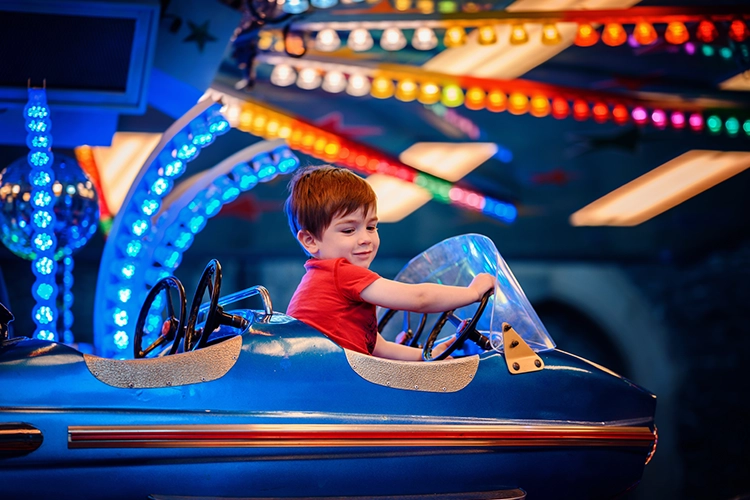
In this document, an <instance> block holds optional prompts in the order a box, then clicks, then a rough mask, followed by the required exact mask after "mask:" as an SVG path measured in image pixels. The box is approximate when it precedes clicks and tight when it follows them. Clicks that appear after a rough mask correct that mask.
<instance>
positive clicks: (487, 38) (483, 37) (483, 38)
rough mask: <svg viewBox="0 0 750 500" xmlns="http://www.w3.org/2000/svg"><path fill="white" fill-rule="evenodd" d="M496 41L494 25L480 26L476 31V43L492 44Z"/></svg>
mask: <svg viewBox="0 0 750 500" xmlns="http://www.w3.org/2000/svg"><path fill="white" fill-rule="evenodd" d="M496 42H497V33H496V32H495V27H494V26H480V28H479V30H478V32H477V43H479V45H492V44H493V43H496Z"/></svg>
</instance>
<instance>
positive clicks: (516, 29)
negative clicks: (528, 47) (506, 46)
mask: <svg viewBox="0 0 750 500" xmlns="http://www.w3.org/2000/svg"><path fill="white" fill-rule="evenodd" d="M528 41H529V35H528V33H526V30H525V29H524V27H523V24H514V25H513V27H512V28H511V29H510V44H511V45H521V44H524V43H526V42H528Z"/></svg>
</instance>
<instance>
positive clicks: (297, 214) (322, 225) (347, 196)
mask: <svg viewBox="0 0 750 500" xmlns="http://www.w3.org/2000/svg"><path fill="white" fill-rule="evenodd" d="M376 205H377V198H376V197H375V191H373V190H372V187H370V185H369V184H368V183H367V182H366V181H365V180H364V179H363V178H361V177H359V176H358V175H356V174H355V173H353V172H351V171H350V170H347V169H345V168H339V167H334V166H331V165H320V166H315V167H307V168H304V169H301V170H299V171H298V172H297V173H296V174H295V176H294V177H293V178H292V180H291V181H290V182H289V198H287V200H286V203H285V204H284V211H285V212H286V216H287V219H288V220H289V229H291V230H292V234H293V235H294V236H295V238H296V237H297V233H298V232H299V231H300V230H302V229H305V230H307V231H309V232H310V234H312V235H313V236H314V237H315V238H317V239H320V238H321V237H322V236H323V232H324V231H325V230H326V228H328V226H329V225H330V224H331V221H332V220H333V218H334V217H336V216H337V215H340V216H344V215H349V214H351V213H354V212H356V211H357V210H359V209H360V208H364V210H365V212H368V211H369V210H370V209H371V208H372V209H374V208H375V207H376Z"/></svg>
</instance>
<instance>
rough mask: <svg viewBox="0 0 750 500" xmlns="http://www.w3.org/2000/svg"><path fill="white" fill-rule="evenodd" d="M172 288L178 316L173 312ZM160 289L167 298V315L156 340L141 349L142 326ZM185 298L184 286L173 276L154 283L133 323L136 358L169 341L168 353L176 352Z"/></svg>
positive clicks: (181, 332)
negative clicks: (178, 309) (178, 304)
mask: <svg viewBox="0 0 750 500" xmlns="http://www.w3.org/2000/svg"><path fill="white" fill-rule="evenodd" d="M172 289H175V290H177V300H178V301H179V303H180V317H179V318H176V317H175V314H174V305H173V304H172V293H171V291H172ZM162 290H165V291H166V296H167V298H166V300H167V314H168V315H169V316H168V317H167V319H166V321H164V323H163V324H162V327H161V333H160V334H159V337H157V339H156V340H154V341H153V342H152V343H151V344H150V345H149V346H148V347H146V348H145V349H141V344H142V343H143V327H144V326H146V318H147V317H148V314H149V312H150V310H151V305H152V304H153V303H154V301H155V300H156V297H157V296H158V295H159V293H161V291H162ZM186 303H187V300H186V298H185V288H184V287H183V286H182V283H180V280H178V279H177V278H175V277H174V276H167V277H166V278H162V279H160V280H159V281H158V282H157V283H156V285H154V287H153V288H152V289H151V290H150V291H149V292H148V295H146V299H145V300H144V301H143V305H142V306H141V312H140V313H139V314H138V321H137V322H136V324H135V338H134V339H133V356H134V357H135V358H136V359H137V358H145V357H146V356H147V355H148V354H149V353H151V352H152V351H153V350H154V349H156V348H157V347H159V346H162V345H166V344H167V343H168V342H169V341H173V342H172V348H171V349H170V350H169V354H174V353H176V352H177V347H178V346H179V344H180V339H181V338H182V335H183V333H184V330H183V328H182V326H183V325H182V322H183V321H184V319H185V305H186Z"/></svg>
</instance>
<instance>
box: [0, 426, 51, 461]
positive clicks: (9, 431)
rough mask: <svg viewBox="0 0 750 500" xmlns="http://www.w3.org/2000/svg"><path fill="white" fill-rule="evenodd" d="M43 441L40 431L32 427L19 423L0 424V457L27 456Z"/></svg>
mask: <svg viewBox="0 0 750 500" xmlns="http://www.w3.org/2000/svg"><path fill="white" fill-rule="evenodd" d="M43 441H44V436H43V435H42V431H40V430H39V429H37V428H36V427H34V426H33V425H29V424H24V423H21V422H12V423H2V424H0V457H2V456H8V455H10V456H20V455H28V454H29V453H31V452H32V451H35V450H36V449H38V448H39V447H40V446H41V445H42V442H43Z"/></svg>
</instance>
